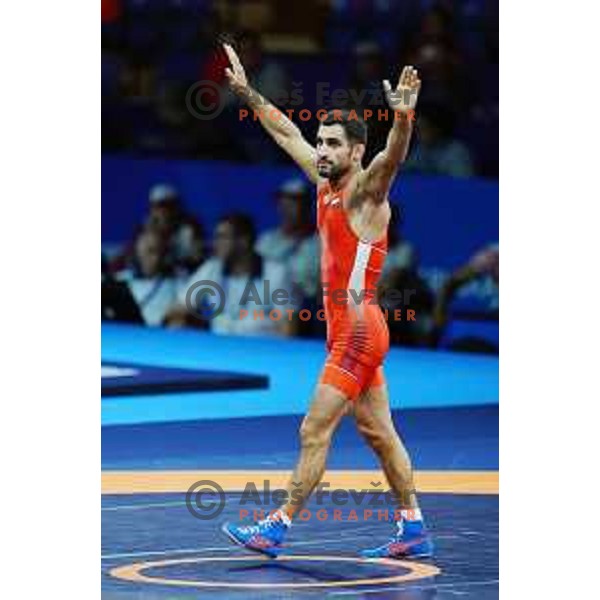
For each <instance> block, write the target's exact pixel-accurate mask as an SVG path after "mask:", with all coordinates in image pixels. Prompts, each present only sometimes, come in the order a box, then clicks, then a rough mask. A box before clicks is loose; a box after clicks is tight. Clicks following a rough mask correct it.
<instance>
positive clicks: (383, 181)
mask: <svg viewBox="0 0 600 600" xmlns="http://www.w3.org/2000/svg"><path fill="white" fill-rule="evenodd" d="M384 88H385V93H386V97H387V100H388V104H389V105H390V107H391V108H393V109H394V111H395V115H394V117H396V115H399V117H400V118H399V119H396V118H394V122H393V125H392V128H391V129H390V132H389V134H388V138H387V143H386V146H385V148H384V149H383V150H382V151H381V152H379V154H377V156H375V158H374V159H373V160H372V161H371V164H370V165H369V166H368V168H367V169H366V171H365V174H364V181H363V189H364V190H365V192H366V197H367V198H369V199H370V200H371V201H372V202H374V203H376V204H377V203H381V202H384V201H385V199H386V198H387V194H388V192H389V189H390V187H391V185H392V183H393V181H394V178H395V177H396V173H397V172H398V168H399V167H400V164H401V163H402V162H404V160H405V159H406V155H407V153H408V147H409V144H410V138H411V135H412V130H413V120H414V113H415V111H414V109H415V106H416V104H417V97H418V94H419V90H420V88H421V81H420V80H419V76H418V73H417V70H416V69H414V68H413V67H405V68H404V69H403V70H402V74H401V75H400V79H399V81H398V85H397V86H396V88H395V89H394V90H392V87H391V85H390V83H389V81H387V80H386V81H384Z"/></svg>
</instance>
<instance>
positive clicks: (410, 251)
mask: <svg viewBox="0 0 600 600" xmlns="http://www.w3.org/2000/svg"><path fill="white" fill-rule="evenodd" d="M390 208H391V215H390V222H389V225H388V253H387V256H386V259H385V263H384V265H383V272H382V275H381V277H382V280H385V278H386V277H388V276H389V275H390V273H392V271H395V270H400V271H404V270H410V269H414V268H415V267H416V264H417V255H416V252H415V249H414V248H413V245H412V244H411V243H410V242H408V241H407V240H405V239H404V238H403V236H402V222H403V220H402V212H401V210H400V207H399V206H398V205H397V204H394V203H393V202H390Z"/></svg>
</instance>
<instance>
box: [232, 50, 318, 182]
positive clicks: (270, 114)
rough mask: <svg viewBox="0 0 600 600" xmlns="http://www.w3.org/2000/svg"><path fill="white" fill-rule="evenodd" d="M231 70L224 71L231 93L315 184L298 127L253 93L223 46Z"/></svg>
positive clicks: (312, 159) (310, 153)
mask: <svg viewBox="0 0 600 600" xmlns="http://www.w3.org/2000/svg"><path fill="white" fill-rule="evenodd" d="M223 48H224V49H225V52H226V53H227V56H228V58H229V62H230V64H231V68H228V69H225V73H226V75H227V78H228V80H229V84H230V86H231V89H232V90H233V91H234V92H235V93H236V94H237V95H238V96H239V97H240V98H241V99H242V100H243V101H244V102H245V103H246V104H247V105H248V106H249V107H250V108H251V109H252V110H253V111H255V114H256V115H258V118H259V120H260V122H261V125H262V126H263V127H264V128H265V130H266V132H267V133H268V134H269V135H270V136H271V137H272V138H273V139H274V140H275V142H277V144H278V145H279V146H281V148H283V149H284V150H285V151H286V152H287V153H288V154H289V155H290V156H291V157H292V159H293V160H294V161H295V162H296V163H297V164H298V166H299V167H300V168H301V169H302V170H303V171H304V173H305V174H306V176H307V177H308V178H309V179H310V180H311V181H312V182H313V183H317V181H318V178H319V176H318V174H317V167H316V151H315V149H314V148H313V147H312V146H311V145H310V144H309V143H308V142H307V141H306V140H305V139H304V138H303V137H302V134H301V133H300V130H299V129H298V127H297V126H296V125H295V124H294V123H293V122H292V121H291V120H290V119H288V118H287V117H286V116H285V114H284V113H283V111H280V110H279V109H277V107H275V106H274V105H273V104H271V102H269V101H268V100H267V99H266V98H265V97H264V96H262V95H261V94H259V93H258V92H257V91H256V90H255V89H253V88H252V87H251V86H250V85H249V84H248V81H247V79H246V73H245V71H244V67H243V66H242V64H241V62H240V60H239V58H238V56H237V54H236V53H235V50H234V49H233V48H232V47H231V46H230V45H229V44H223Z"/></svg>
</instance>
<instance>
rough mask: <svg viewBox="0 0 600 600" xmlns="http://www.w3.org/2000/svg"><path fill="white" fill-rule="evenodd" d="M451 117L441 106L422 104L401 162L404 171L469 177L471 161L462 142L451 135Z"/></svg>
mask: <svg viewBox="0 0 600 600" xmlns="http://www.w3.org/2000/svg"><path fill="white" fill-rule="evenodd" d="M452 129H453V117H452V114H451V113H450V111H448V110H447V109H446V108H445V107H442V106H437V107H424V108H422V109H421V111H420V113H419V116H418V117H417V123H416V136H415V137H416V140H415V142H414V143H413V147H412V150H411V152H410V153H409V155H408V158H407V160H406V162H405V163H404V165H403V168H404V170H405V171H410V172H415V173H422V174H428V175H449V176H451V177H471V176H472V175H473V174H474V172H473V161H472V159H471V153H470V152H469V149H468V148H467V146H466V145H465V144H463V143H462V142H461V141H459V140H458V139H455V138H453V137H452Z"/></svg>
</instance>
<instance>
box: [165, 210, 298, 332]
mask: <svg viewBox="0 0 600 600" xmlns="http://www.w3.org/2000/svg"><path fill="white" fill-rule="evenodd" d="M255 242H256V232H255V229H254V225H253V223H252V220H251V219H250V218H249V217H247V216H246V215H241V214H233V215H230V216H228V217H225V218H224V219H222V220H221V221H220V222H219V224H218V225H217V227H216V230H215V237H214V257H213V258H211V259H209V260H207V261H206V262H205V263H204V264H203V265H202V266H201V267H200V268H199V269H198V270H197V271H196V272H195V273H194V274H193V275H192V276H191V277H190V278H189V280H188V283H187V285H186V286H185V288H184V289H182V290H181V292H180V295H179V299H178V303H177V305H176V306H174V307H173V308H172V310H171V312H170V314H169V318H168V322H169V323H170V324H171V325H174V326H181V325H184V324H191V323H192V322H193V319H195V320H200V317H199V314H201V313H202V312H203V311H204V310H203V306H202V302H203V300H204V299H203V298H201V297H198V296H199V294H198V293H196V294H195V295H194V294H192V296H193V297H192V298H190V301H191V303H192V305H193V306H194V307H197V309H198V310H197V311H195V316H194V315H191V314H190V311H189V310H188V308H187V306H186V295H187V292H188V290H189V289H190V288H191V286H193V285H194V284H195V283H197V282H199V281H210V282H215V283H216V284H217V285H218V286H220V287H221V289H222V290H223V292H224V295H225V298H224V305H223V309H222V312H221V313H220V314H218V315H217V316H215V317H214V318H212V319H207V320H205V322H204V323H203V326H205V327H208V328H209V329H210V330H211V331H212V332H214V333H218V334H238V335H265V334H266V335H289V334H290V333H291V332H292V330H293V326H294V325H293V321H290V320H289V316H288V314H287V311H288V310H293V309H294V308H295V306H294V305H293V304H292V302H291V301H292V300H293V299H294V290H293V288H292V284H291V281H290V279H289V276H288V273H287V270H286V268H285V266H284V265H283V264H281V263H278V262H276V261H273V260H268V259H263V258H262V257H261V256H260V255H259V254H258V253H256V251H255V250H254V246H255ZM254 290H256V292H257V293H258V295H259V298H256V297H255V295H254ZM276 290H285V292H286V293H287V294H286V298H284V299H280V298H277V297H275V298H274V294H275V291H276ZM200 291H201V290H200V289H199V290H198V292H200ZM267 292H268V293H267ZM286 300H288V301H286ZM210 302H211V304H215V303H217V304H218V302H215V300H211V301H210ZM275 309H277V310H279V311H281V315H280V319H279V320H275V319H272V318H270V317H269V314H270V313H271V311H272V310H275ZM242 311H247V312H246V314H243V313H242Z"/></svg>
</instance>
